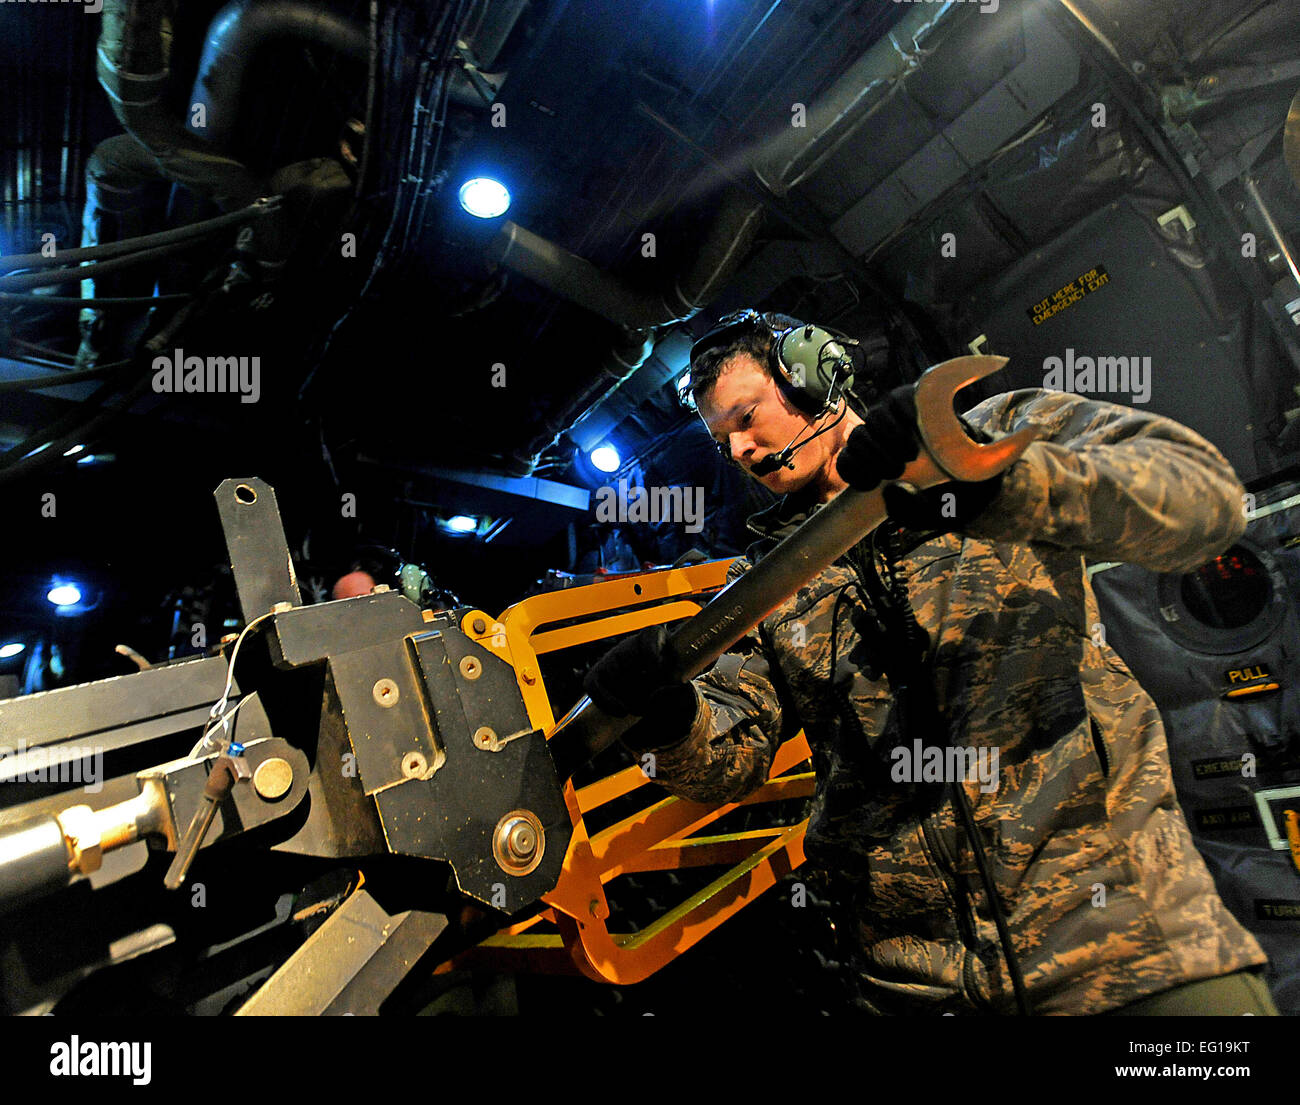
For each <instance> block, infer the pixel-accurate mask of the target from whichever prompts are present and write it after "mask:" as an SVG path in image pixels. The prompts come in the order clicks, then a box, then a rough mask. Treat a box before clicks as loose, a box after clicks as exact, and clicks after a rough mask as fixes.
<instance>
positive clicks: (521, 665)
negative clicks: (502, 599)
mask: <svg viewBox="0 0 1300 1105" xmlns="http://www.w3.org/2000/svg"><path fill="white" fill-rule="evenodd" d="M731 563H732V562H731V561H730V560H716V561H709V562H707V563H704V564H697V565H692V566H690V567H687V568H669V569H664V570H661V571H654V572H647V573H638V574H636V575H629V576H622V577H618V578H615V579H611V580H609V581H608V582H604V583H597V584H592V585H591V586H588V587H577V588H572V589H568V590H562V591H554V592H550V593H548V594H544V595H536V596H533V597H532V598H528V599H525V600H523V601H522V602H519V603H516V604H515V605H514V606H511V607H509V608H508V609H507V610H506V611H505V612H504V613H502V615H501V616H500V617H499V618H492V617H491V616H490V615H488V614H485V613H484V612H483V611H481V610H474V611H470V612H469V613H468V614H466V615H465V617H464V618H463V619H462V621H461V628H462V629H463V630H464V631H465V632H466V633H467V634H468V635H469V636H470V637H472V638H473V639H474V640H475V641H477V642H478V643H479V644H480V645H482V646H483V647H484V648H487V649H489V650H491V651H493V652H495V653H496V654H497V655H499V656H500V657H501V658H502V659H504V660H505V661H506V662H507V663H509V664H511V665H512V666H513V667H514V669H515V673H516V677H517V679H518V681H519V688H520V691H521V692H522V694H523V698H524V704H525V707H526V708H527V710H528V716H529V720H530V723H531V724H532V725H533V726H534V727H536V728H539V729H546V730H549V729H550V728H551V727H552V726H553V725H554V723H555V714H554V712H553V709H552V706H551V702H550V698H549V696H548V695H547V693H546V688H545V685H544V682H543V680H542V676H541V668H540V665H539V664H538V660H537V658H538V656H540V655H544V654H545V653H548V652H552V651H555V650H557V649H562V648H572V647H574V646H575V645H580V644H586V643H589V642H591V641H597V640H601V639H603V638H607V637H612V636H618V635H621V634H624V633H628V632H631V631H633V630H636V629H640V628H642V627H644V626H647V625H655V624H658V623H661V622H668V621H675V620H676V619H678V618H683V617H689V616H690V615H692V614H694V613H696V612H697V611H698V610H699V609H700V603H699V602H697V601H695V599H703V598H704V597H705V596H706V595H707V594H708V593H710V592H712V591H716V590H717V589H718V588H720V587H722V586H723V585H724V583H725V581H726V573H727V568H728V567H729V566H730V565H731ZM548 627H549V628H548ZM808 758H809V750H808V744H807V741H806V740H805V739H804V736H803V734H802V733H800V734H799V735H798V736H797V737H795V738H794V739H792V740H789V741H787V742H786V743H785V744H783V745H782V746H781V748H780V749H779V750H778V751H777V755H776V758H775V762H774V763H773V765H772V771H771V775H770V778H769V779H768V781H767V782H766V783H765V784H764V785H763V786H761V787H760V788H759V789H758V790H756V791H755V792H754V793H752V794H750V795H748V796H747V797H746V798H744V799H743V800H742V801H740V802H733V803H728V804H725V805H721V806H709V805H703V804H700V803H696V802H690V801H686V800H685V799H681V798H676V797H671V796H670V797H667V798H659V795H660V794H662V791H656V792H655V796H654V799H653V800H651V801H650V802H649V803H648V804H647V805H646V807H645V808H643V809H641V810H640V811H638V812H637V813H635V814H632V815H630V816H628V817H625V818H623V819H622V820H621V821H619V822H617V823H616V824H614V825H611V826H609V827H608V828H606V829H604V830H602V831H600V832H598V833H596V834H595V835H594V836H588V833H587V829H586V826H585V824H584V822H583V815H584V814H590V813H591V812H592V811H593V810H596V809H599V808H600V807H602V806H604V805H606V804H608V803H609V802H612V801H614V800H615V799H619V798H622V797H624V796H626V795H628V794H632V793H634V792H636V791H637V790H639V789H641V788H642V787H646V786H648V785H649V784H650V783H651V782H652V780H651V779H650V778H649V777H648V776H646V775H645V774H644V773H643V772H642V771H641V769H640V768H638V767H629V768H626V769H625V770H622V771H619V772H616V773H614V774H612V775H610V776H608V777H606V778H604V779H600V780H598V781H596V782H594V783H592V784H590V785H588V786H585V787H583V788H582V789H581V790H576V791H575V789H574V787H573V785H572V784H571V783H568V784H566V785H565V789H564V797H565V803H566V805H567V806H568V809H569V815H570V817H571V819H572V821H573V837H572V840H571V842H570V846H569V851H568V854H567V856H566V857H565V862H564V867H563V870H562V872H561V875H560V879H559V882H558V883H557V884H556V886H555V888H554V889H553V890H552V891H550V892H549V893H547V894H545V895H543V899H542V900H543V901H544V902H545V903H546V904H547V905H548V906H549V907H550V908H549V909H547V910H546V911H544V912H543V913H542V914H539V915H538V916H537V917H534V918H531V919H530V920H527V921H523V922H521V923H519V924H517V925H514V926H511V927H510V928H509V929H505V930H502V931H501V932H499V933H497V934H496V935H495V936H493V937H491V938H489V939H488V940H486V941H484V942H483V943H481V944H480V945H479V946H478V947H477V948H476V949H474V950H473V951H472V952H471V953H467V955H465V956H462V957H460V959H459V960H457V962H458V963H461V962H469V961H473V962H483V961H487V962H490V963H492V964H494V965H496V966H499V967H504V968H508V969H516V970H533V971H539V970H540V971H557V970H560V971H565V970H567V971H570V972H571V971H573V970H574V969H576V970H578V971H580V972H581V973H583V974H585V975H587V976H588V977H590V978H593V979H596V980H598V981H603V982H612V983H624V984H626V983H633V982H639V981H641V980H642V979H644V978H646V977H648V976H649V975H651V974H653V973H654V972H655V971H657V970H659V969H660V968H661V967H663V966H664V965H665V964H667V963H669V962H671V961H672V960H673V959H674V958H676V957H677V956H678V955H680V954H681V953H682V952H684V951H686V950H687V949H688V948H690V947H692V946H694V945H695V944H696V943H698V942H699V941H700V940H701V939H703V937H705V936H706V935H708V934H709V933H711V932H713V931H715V930H716V929H717V928H719V927H720V926H721V925H722V924H724V923H725V922H726V921H727V920H728V919H729V918H731V917H732V916H734V915H735V914H736V913H737V912H738V911H739V910H741V909H743V908H744V907H745V906H746V905H748V904H749V903H750V902H752V901H753V900H754V899H755V898H757V897H758V896H759V895H760V894H762V893H763V892H764V891H765V890H768V889H770V888H771V887H772V886H773V885H774V884H775V883H776V882H777V881H778V880H779V879H781V878H782V877H783V876H784V875H786V874H788V873H789V872H790V871H792V870H794V869H795V868H796V867H798V866H799V865H800V864H801V863H802V862H803V858H804V856H803V836H804V830H805V828H806V824H807V823H806V822H801V823H800V824H797V825H793V826H784V825H773V826H771V827H769V828H760V829H748V830H746V831H743V832H733V833H721V834H714V835H711V836H696V835H693V834H696V833H699V832H700V831H701V830H702V829H705V828H707V827H708V826H709V825H711V824H713V823H714V822H716V821H718V820H719V819H721V818H722V817H724V816H726V815H727V814H728V813H730V812H731V811H733V810H735V809H738V808H740V807H741V806H755V805H759V804H762V803H770V802H776V801H781V800H783V799H787V798H795V797H806V796H807V795H810V794H811V793H812V790H813V785H814V780H813V776H812V773H811V772H802V773H799V774H786V773H787V772H789V771H790V770H791V769H792V768H794V767H795V766H797V765H798V764H800V763H803V762H804V761H806V760H807V759H808ZM726 864H729V865H730V866H729V867H728V868H727V869H726V870H724V871H722V872H721V873H720V874H719V875H718V877H717V878H716V879H714V880H713V881H712V882H710V883H709V884H708V885H707V886H706V887H704V888H703V889H702V890H700V891H698V892H696V893H695V894H692V895H691V896H689V897H688V898H686V899H685V900H684V901H682V902H680V903H678V904H677V905H676V906H674V907H673V908H671V909H669V910H668V911H667V912H665V913H664V914H663V915H662V916H661V917H659V918H657V919H656V920H655V921H654V922H653V923H652V924H650V925H649V926H648V927H647V928H645V929H643V930H642V931H640V932H637V933H635V934H632V933H611V932H610V931H609V929H608V926H607V924H606V921H607V920H608V918H609V903H608V899H607V897H606V892H605V888H606V886H607V885H608V884H609V883H611V882H612V881H613V880H614V879H617V878H618V877H620V876H621V875H624V874H629V873H633V872H645V871H664V870H672V869H678V868H686V867H701V866H710V865H726ZM543 921H550V922H552V923H553V924H554V925H555V927H556V928H557V929H558V932H555V933H537V932H531V931H529V930H530V929H533V928H535V927H537V925H538V924H539V923H541V922H543Z"/></svg>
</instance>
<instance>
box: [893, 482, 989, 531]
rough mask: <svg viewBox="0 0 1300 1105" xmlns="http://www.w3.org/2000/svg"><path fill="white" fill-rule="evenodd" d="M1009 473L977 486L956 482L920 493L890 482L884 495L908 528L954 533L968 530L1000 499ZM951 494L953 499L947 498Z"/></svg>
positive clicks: (897, 517) (898, 519)
mask: <svg viewBox="0 0 1300 1105" xmlns="http://www.w3.org/2000/svg"><path fill="white" fill-rule="evenodd" d="M1005 474H1006V473H1004V472H999V473H998V474H997V475H996V476H994V477H993V478H992V479H988V480H979V481H978V482H976V483H963V482H959V481H956V480H953V481H950V482H949V483H941V484H937V485H936V486H934V487H927V488H926V489H925V490H924V491H920V492H912V491H908V490H907V489H906V488H903V487H900V486H899V485H898V484H896V483H890V484H886V485H885V487H884V489H883V490H882V491H881V493H880V494H881V497H882V498H883V499H884V500H885V509H886V510H888V511H889V516H890V517H891V518H892V519H894V521H895V522H901V523H902V524H903V525H905V526H907V528H908V529H914V530H917V531H924V530H933V531H935V532H938V533H954V532H956V531H957V530H960V529H964V528H965V526H966V524H967V523H968V522H971V521H973V520H974V519H975V518H976V517H978V516H979V515H980V514H981V513H983V511H984V508H985V507H987V506H988V505H989V503H991V502H992V501H993V500H994V499H995V498H997V495H998V492H999V491H1001V490H1002V477H1003V476H1004V475H1005ZM948 495H951V496H952V498H951V499H949V498H947V497H946V496H948Z"/></svg>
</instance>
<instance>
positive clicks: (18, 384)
mask: <svg viewBox="0 0 1300 1105" xmlns="http://www.w3.org/2000/svg"><path fill="white" fill-rule="evenodd" d="M130 363H131V362H130V361H114V362H113V363H112V364H106V365H99V366H98V367H96V368H82V369H78V370H77V371H76V372H63V373H60V374H59V375H57V376H27V377H24V378H23V379H21V380H0V392H5V391H25V390H27V389H29V388H30V389H33V390H40V389H41V388H59V387H63V385H64V384H79V383H81V382H82V381H83V380H95V379H98V378H99V377H100V376H107V375H108V374H109V373H110V372H115V371H116V370H117V369H119V368H122V367H123V366H124V365H128V364H130ZM42 451H43V450H42Z"/></svg>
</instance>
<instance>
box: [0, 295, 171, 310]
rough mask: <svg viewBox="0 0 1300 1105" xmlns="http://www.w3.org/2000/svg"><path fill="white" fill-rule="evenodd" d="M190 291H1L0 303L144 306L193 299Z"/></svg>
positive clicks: (59, 305)
mask: <svg viewBox="0 0 1300 1105" xmlns="http://www.w3.org/2000/svg"><path fill="white" fill-rule="evenodd" d="M193 298H194V296H193V294H192V293H190V292H174V293H169V294H167V295H125V296H96V297H93V298H89V299H82V298H80V297H79V296H75V295H31V294H28V293H25V292H0V305H2V304H3V301H5V300H18V302H17V303H14V304H13V305H14V306H15V307H39V306H41V305H42V304H45V303H48V304H49V305H50V306H51V307H144V306H152V305H153V304H155V303H175V302H177V301H179V300H182V299H193Z"/></svg>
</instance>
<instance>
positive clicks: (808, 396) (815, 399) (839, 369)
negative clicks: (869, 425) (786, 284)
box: [680, 307, 862, 461]
mask: <svg viewBox="0 0 1300 1105" xmlns="http://www.w3.org/2000/svg"><path fill="white" fill-rule="evenodd" d="M755 331H757V333H758V334H759V335H760V336H762V335H766V336H767V337H769V339H770V340H769V342H768V360H767V370H768V372H769V373H770V375H771V376H772V379H773V380H775V381H776V386H777V388H778V389H779V390H780V392H781V394H782V395H784V396H785V398H786V399H787V400H788V401H789V403H790V405H791V406H792V407H794V408H795V409H796V410H798V411H800V412H802V413H803V414H806V415H808V416H809V417H811V418H817V417H818V416H820V415H823V414H826V413H828V412H830V411H833V410H834V409H835V408H836V407H837V406H838V405H839V401H840V399H841V398H842V397H843V396H844V393H845V391H846V390H848V389H849V388H850V387H851V382H852V380H853V376H854V372H855V371H856V370H857V369H858V368H860V367H861V364H862V349H861V344H860V343H859V342H858V341H856V340H855V339H853V338H850V337H848V336H847V335H845V334H842V333H840V332H839V331H837V330H831V329H829V328H828V327H825V326H814V325H812V324H810V323H805V322H800V321H799V320H798V319H795V318H791V317H790V316H789V315H781V314H775V313H773V312H766V313H760V312H758V311H756V310H754V309H753V308H752V307H750V308H746V309H745V310H743V311H737V312H735V313H734V314H730V315H726V316H725V317H723V318H720V319H719V320H718V321H717V323H716V324H715V325H714V327H713V329H711V330H710V331H709V332H708V333H706V334H705V335H704V336H703V337H702V338H700V339H699V341H697V342H696V343H695V344H694V345H692V346H691V356H690V363H691V366H692V367H694V365H695V364H696V362H697V361H698V360H699V358H700V357H701V356H702V355H703V354H704V353H706V352H708V351H709V350H711V349H717V348H719V347H721V346H725V345H730V344H731V343H732V342H733V341H735V340H736V339H737V338H740V337H742V336H744V335H745V334H747V333H752V332H755ZM680 395H681V399H682V401H683V402H684V403H685V404H686V405H687V406H689V407H690V408H691V409H692V410H697V408H696V406H695V397H694V395H693V394H692V393H691V390H690V385H689V384H687V385H686V386H685V387H684V388H683V389H682V390H681V393H680ZM715 445H716V447H717V449H718V452H719V453H720V454H721V456H722V458H723V460H726V461H730V460H731V448H730V446H729V445H727V444H725V443H722V442H715Z"/></svg>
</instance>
